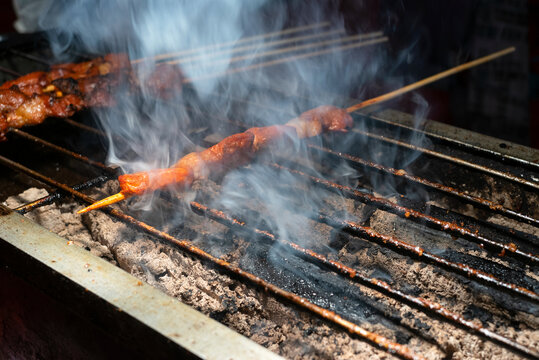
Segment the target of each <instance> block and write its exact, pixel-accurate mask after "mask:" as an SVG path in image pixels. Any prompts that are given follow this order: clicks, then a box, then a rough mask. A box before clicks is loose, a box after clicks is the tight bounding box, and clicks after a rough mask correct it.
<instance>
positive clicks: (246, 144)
mask: <svg viewBox="0 0 539 360" xmlns="http://www.w3.org/2000/svg"><path fill="white" fill-rule="evenodd" d="M352 122H353V120H352V117H351V116H350V115H349V114H348V113H347V112H346V110H343V109H340V108H337V107H334V106H327V105H326V106H320V107H317V108H315V109H312V110H309V111H307V112H304V113H303V114H301V115H300V116H299V117H298V118H296V119H293V120H291V121H290V122H288V123H287V124H286V125H274V126H266V127H255V128H251V129H249V130H247V131H245V132H243V133H239V134H235V135H231V136H229V137H226V138H225V139H223V140H222V141H221V142H219V143H218V144H216V145H214V146H212V147H210V148H208V149H206V150H203V151H200V152H194V153H190V154H187V155H185V156H184V157H183V158H181V159H180V160H179V161H178V162H177V163H176V164H174V166H173V167H171V168H170V169H161V170H155V171H153V172H150V173H149V174H148V175H147V176H146V175H144V174H145V173H144V172H142V173H136V174H126V175H122V176H120V177H119V178H118V180H119V182H120V187H121V189H122V192H123V193H124V194H125V195H126V196H130V195H135V194H136V195H139V194H141V193H143V192H148V191H154V190H157V189H158V188H160V187H164V186H167V185H170V184H176V183H177V179H180V182H179V183H178V185H180V186H189V185H190V184H191V182H192V181H193V180H197V179H204V178H207V177H208V176H210V175H215V174H219V173H222V172H224V171H226V170H229V169H233V168H237V167H239V166H242V165H245V164H247V163H248V162H249V161H251V160H252V158H253V157H254V156H255V155H256V154H257V153H258V152H260V151H262V150H265V149H267V148H268V147H270V146H272V145H273V144H275V143H276V142H277V141H279V140H282V139H283V138H286V137H297V138H306V137H311V136H317V135H320V134H322V133H324V132H330V131H346V129H347V128H348V127H350V126H352ZM298 129H299V130H298ZM169 170H170V171H171V173H172V174H174V176H171V173H170V172H169ZM161 175H163V176H165V177H166V179H160V180H155V179H153V180H152V178H154V177H156V176H161Z"/></svg>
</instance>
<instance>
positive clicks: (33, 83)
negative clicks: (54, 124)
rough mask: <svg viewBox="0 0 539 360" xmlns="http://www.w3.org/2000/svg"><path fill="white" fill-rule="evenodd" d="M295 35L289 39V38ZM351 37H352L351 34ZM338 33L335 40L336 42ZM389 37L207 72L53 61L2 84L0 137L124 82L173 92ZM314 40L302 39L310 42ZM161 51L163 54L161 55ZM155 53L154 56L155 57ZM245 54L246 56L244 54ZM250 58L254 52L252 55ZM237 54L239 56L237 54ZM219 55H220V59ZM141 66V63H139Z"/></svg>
mask: <svg viewBox="0 0 539 360" xmlns="http://www.w3.org/2000/svg"><path fill="white" fill-rule="evenodd" d="M380 34H381V33H379V32H375V33H370V34H362V35H355V36H353V38H364V37H376V36H379V35H380ZM289 40H291V39H287V41H289ZM349 40H350V39H349ZM337 41H339V39H336V40H331V41H330V42H332V43H333V42H337ZM384 41H387V38H386V37H382V38H378V39H372V40H368V41H363V42H359V43H352V44H347V45H341V46H336V47H329V48H324V49H322V50H317V51H314V52H310V53H302V54H300V55H294V56H288V57H285V58H280V59H276V60H272V61H267V62H262V63H257V64H255V65H248V66H245V67H238V68H233V69H229V70H226V71H223V72H217V73H210V74H207V73H205V74H203V75H201V76H198V77H197V78H184V77H183V74H182V73H181V71H180V70H179V69H178V68H177V67H176V66H175V65H174V64H175V62H166V63H158V64H156V66H155V68H154V69H152V70H151V71H150V73H148V74H141V73H140V71H137V75H138V76H134V72H133V69H132V68H131V65H132V64H138V63H140V62H143V61H145V60H146V59H139V60H134V61H129V60H128V58H127V56H126V55H124V54H109V55H107V56H105V57H101V58H97V59H94V60H90V61H87V62H83V63H78V64H61V65H56V66H53V67H52V69H51V71H49V72H43V71H38V72H33V73H30V74H27V75H24V76H21V77H19V78H18V79H15V80H12V81H8V82H6V83H5V84H3V85H2V86H0V141H1V140H4V139H5V133H6V132H7V131H8V130H9V129H10V128H19V127H22V126H25V125H36V124H40V123H41V122H43V121H44V120H45V119H46V118H47V117H61V118H65V117H69V116H72V115H73V114H75V113H76V112H77V111H80V110H82V109H85V108H89V107H108V106H112V105H114V104H115V96H114V94H115V93H116V92H117V91H116V90H118V89H120V88H121V87H122V85H124V86H125V88H126V90H128V91H136V90H137V89H139V88H140V87H141V84H142V83H143V84H144V87H145V89H146V90H149V92H150V93H152V94H154V95H155V96H157V97H161V98H165V99H168V98H171V96H172V95H174V94H177V93H179V92H180V91H181V87H182V85H183V84H188V83H192V82H194V81H199V80H205V79H209V78H215V77H221V76H226V75H231V74H234V73H238V72H244V71H248V70H252V69H258V68H262V67H268V66H274V65H277V64H281V63H284V62H290V61H295V60H298V59H300V58H308V57H313V56H320V55H323V54H326V53H329V52H333V51H339V50H340V51H344V50H350V49H354V48H358V47H363V46H367V45H374V44H377V43H380V42H384ZM311 45H312V44H308V45H304V46H309V47H310V46H311ZM284 50H287V51H290V50H291V48H287V49H281V50H278V51H277V50H271V51H266V52H259V53H256V54H254V55H252V57H253V58H254V57H261V56H267V55H274V54H275V53H276V52H283V51H284ZM158 57H159V56H158ZM158 57H155V58H153V59H152V60H155V59H157V58H158ZM243 58H245V57H242V59H243ZM249 58H250V57H249ZM235 60H239V58H238V59H235ZM219 61H220V60H216V62H219ZM137 70H138V69H137Z"/></svg>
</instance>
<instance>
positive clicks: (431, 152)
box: [351, 128, 539, 190]
mask: <svg viewBox="0 0 539 360" xmlns="http://www.w3.org/2000/svg"><path fill="white" fill-rule="evenodd" d="M351 131H353V132H355V133H357V134H360V135H363V136H367V137H369V138H372V139H375V140H379V141H382V142H386V143H390V144H393V145H397V146H400V147H404V148H406V149H410V150H413V151H418V152H422V153H424V154H426V155H429V156H432V157H437V158H439V159H442V160H445V161H449V162H452V163H455V164H458V165H461V166H464V167H467V168H470V169H474V170H478V171H481V172H484V173H486V174H489V175H493V176H496V177H499V178H502V179H505V180H509V181H512V182H515V183H518V184H520V185H525V186H528V187H531V188H533V189H536V190H539V183H536V182H533V181H529V180H526V179H524V178H521V177H519V176H515V175H513V174H510V173H508V172H505V171H499V170H496V169H491V168H489V167H487V166H483V165H479V164H475V163H472V162H470V161H467V160H464V159H460V158H457V157H454V156H450V155H446V154H443V153H441V152H438V151H434V150H430V149H427V148H424V147H421V146H417V145H413V144H409V143H407V142H404V141H401V140H397V139H393V138H389V137H387V136H383V135H377V134H374V133H371V132H368V131H364V130H360V129H357V128H354V129H352V130H351Z"/></svg>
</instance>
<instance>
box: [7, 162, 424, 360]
mask: <svg viewBox="0 0 539 360" xmlns="http://www.w3.org/2000/svg"><path fill="white" fill-rule="evenodd" d="M0 163H2V164H4V165H6V166H8V167H10V168H13V169H16V170H18V171H20V172H22V173H25V174H27V175H29V176H31V177H33V178H35V179H37V180H39V181H42V182H44V183H46V184H49V185H51V186H53V187H56V188H58V189H59V190H61V191H64V192H66V193H69V194H71V195H72V196H74V197H75V198H77V199H79V200H82V201H85V202H87V203H89V204H92V203H94V202H95V200H94V199H92V198H91V197H89V196H87V195H85V194H83V193H81V192H79V191H77V190H74V189H72V188H70V187H69V186H67V185H65V184H63V183H60V182H58V181H56V180H54V179H51V178H49V177H47V176H45V175H43V174H41V173H39V172H36V171H34V170H32V169H29V168H27V167H25V166H23V165H21V164H19V163H17V162H15V161H12V160H10V159H8V158H6V157H4V156H1V155H0ZM103 210H104V211H105V212H106V213H108V214H109V215H111V216H114V217H115V218H117V219H119V220H121V221H123V222H126V223H128V224H131V225H133V226H135V227H137V228H138V229H139V230H141V231H144V232H146V233H148V234H150V235H153V236H155V237H157V238H159V239H161V240H163V241H166V242H169V243H172V244H174V245H177V246H179V247H180V248H182V249H184V250H185V251H187V252H189V253H191V254H193V255H196V256H198V257H199V258H201V259H203V260H206V261H209V262H211V263H213V264H214V265H216V266H218V267H220V268H222V269H224V270H226V271H229V272H231V273H233V274H236V275H238V276H240V277H242V278H243V279H245V280H248V281H250V282H251V283H253V284H255V285H257V286H259V287H261V288H263V289H264V290H265V291H268V292H270V293H272V294H274V295H276V296H278V297H281V298H283V299H284V300H286V301H289V302H291V303H293V304H296V305H297V306H299V307H301V308H303V309H305V310H308V311H310V312H312V313H314V314H316V315H318V316H320V317H321V318H323V319H326V320H328V321H330V322H332V323H334V324H337V325H339V326H341V327H343V328H344V329H346V330H347V331H349V332H350V333H352V334H355V335H358V336H359V337H361V338H363V339H365V340H367V341H369V342H370V343H372V344H375V345H377V346H378V347H379V348H381V349H383V350H385V351H387V352H388V353H390V354H394V355H397V356H400V357H401V358H403V359H410V360H418V359H423V357H422V356H420V355H417V354H415V353H414V352H412V351H411V350H410V349H409V348H408V347H407V346H405V345H401V344H398V343H395V342H392V341H390V340H388V339H387V338H385V337H383V336H381V335H378V334H376V333H373V332H370V331H368V330H365V329H364V328H362V327H360V326H359V325H357V324H354V323H352V322H350V321H348V320H346V319H344V318H342V317H341V316H340V315H338V314H336V313H335V312H333V311H331V310H327V309H325V308H322V307H320V306H318V305H316V304H314V303H312V302H310V301H309V300H307V299H306V298H303V297H301V296H299V295H296V294H294V293H291V292H289V291H286V290H284V289H281V288H279V287H278V286H276V285H274V284H272V283H270V282H267V281H265V280H264V279H262V278H260V277H258V276H256V275H254V274H251V273H249V272H247V271H244V270H243V269H241V268H239V267H237V266H235V265H233V264H231V263H229V262H227V261H225V260H223V259H220V258H217V257H214V256H213V255H211V254H209V253H207V252H205V251H204V250H202V249H200V248H198V247H196V246H195V245H193V244H192V243H191V242H190V241H188V240H180V239H177V238H175V237H173V236H171V235H170V234H168V233H166V232H164V231H161V230H158V229H156V228H154V227H152V226H150V225H148V224H146V223H144V222H142V221H139V220H137V219H135V218H133V217H132V216H129V215H127V214H125V213H123V212H121V211H118V210H115V209H111V208H109V207H106V208H103Z"/></svg>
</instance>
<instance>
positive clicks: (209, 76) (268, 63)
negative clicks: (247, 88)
mask: <svg viewBox="0 0 539 360" xmlns="http://www.w3.org/2000/svg"><path fill="white" fill-rule="evenodd" d="M386 41H388V38H387V37H381V38H377V39H373V40H367V41H363V42H358V43H353V44H349V45H342V46H334V47H329V48H325V49H322V50H318V51H314V52H310V53H304V54H299V55H292V56H288V57H284V58H280V59H275V60H270V61H265V62H261V63H257V64H253V65H249V66H244V67H239V68H233V69H228V70H225V71H222V72H216V73H210V74H205V75H201V76H197V77H196V78H189V79H185V80H184V81H183V83H184V84H190V83H192V82H194V81H199V80H207V79H212V78H216V77H219V76H226V75H232V74H236V73H240V72H244V71H249V70H255V69H260V68H264V67H269V66H274V65H279V64H283V63H286V62H291V61H294V60H299V59H307V58H310V57H314V56H320V55H324V54H329V53H331V52H334V51H343V50H351V49H356V48H360V47H364V46H368V45H374V44H379V43H382V42H386Z"/></svg>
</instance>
